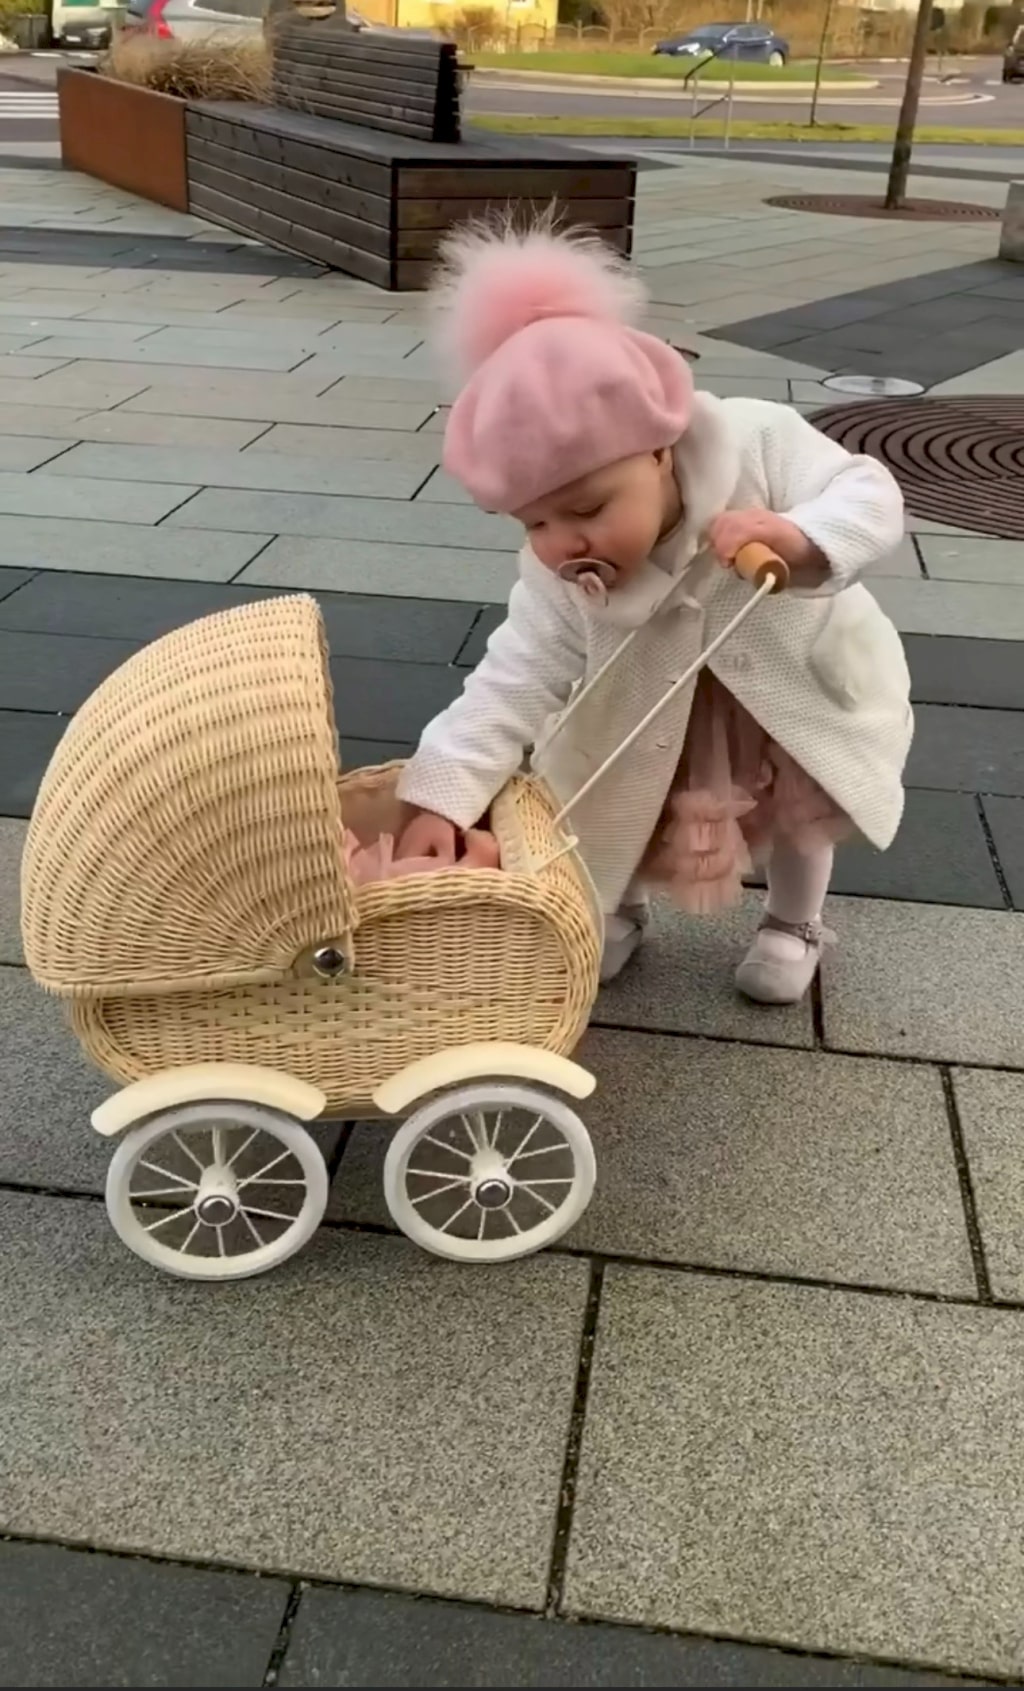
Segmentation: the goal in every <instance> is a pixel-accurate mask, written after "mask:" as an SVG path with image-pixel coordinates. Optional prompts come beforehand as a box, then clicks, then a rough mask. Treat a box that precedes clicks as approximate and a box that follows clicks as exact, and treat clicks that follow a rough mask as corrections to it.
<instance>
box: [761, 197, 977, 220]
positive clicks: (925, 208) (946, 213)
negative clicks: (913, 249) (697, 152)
mask: <svg viewBox="0 0 1024 1691" xmlns="http://www.w3.org/2000/svg"><path fill="white" fill-rule="evenodd" d="M764 203H765V205H769V206H778V207H779V209H780V210H781V211H816V212H820V213H824V215H825V216H827V217H884V218H889V219H892V220H893V221H894V222H904V223H992V222H997V221H998V219H999V216H1000V213H999V212H998V211H997V210H996V209H995V207H994V206H979V205H973V204H972V203H971V202H970V201H969V200H906V201H905V202H904V204H903V205H902V206H900V208H899V210H898V211H886V209H885V206H884V205H883V203H882V201H881V200H876V199H874V198H873V197H872V195H870V194H776V195H774V196H773V198H772V199H770V200H765V202H764Z"/></svg>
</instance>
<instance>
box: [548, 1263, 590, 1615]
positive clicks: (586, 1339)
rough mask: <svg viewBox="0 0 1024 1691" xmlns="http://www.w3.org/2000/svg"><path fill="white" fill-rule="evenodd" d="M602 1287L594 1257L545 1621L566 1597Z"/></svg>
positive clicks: (559, 1497)
mask: <svg viewBox="0 0 1024 1691" xmlns="http://www.w3.org/2000/svg"><path fill="white" fill-rule="evenodd" d="M603 1286H604V1263H603V1262H602V1261H601V1260H600V1259H599V1258H593V1259H592V1260H591V1264H590V1285H589V1287H588V1290H587V1302H586V1306H585V1308H584V1311H583V1331H582V1333H581V1335H580V1350H579V1360H578V1363H577V1368H576V1390H575V1394H574V1397H573V1405H572V1414H571V1416H570V1419H569V1434H568V1438H567V1439H566V1445H565V1461H564V1464H563V1466H562V1478H561V1483H560V1485H559V1488H558V1513H557V1515H556V1517H555V1532H554V1538H553V1540H552V1545H551V1562H550V1566H549V1568H548V1584H547V1596H546V1598H545V1602H544V1615H545V1618H546V1619H548V1620H553V1619H554V1618H555V1617H556V1616H557V1615H558V1614H560V1612H561V1609H562V1601H563V1598H564V1595H565V1573H566V1567H567V1564H568V1559H569V1541H570V1537H571V1535H572V1519H573V1511H574V1510H575V1507H576V1484H577V1480H578V1478H579V1464H580V1449H581V1446H582V1443H583V1427H584V1423H585V1421H586V1416H587V1397H588V1395H589V1392H590V1376H591V1370H592V1368H593V1362H594V1341H595V1338H596V1335H597V1321H598V1315H599V1313H600V1308H601V1291H602V1288H603Z"/></svg>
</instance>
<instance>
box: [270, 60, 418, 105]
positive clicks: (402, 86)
mask: <svg viewBox="0 0 1024 1691" xmlns="http://www.w3.org/2000/svg"><path fill="white" fill-rule="evenodd" d="M282 82H285V83H291V82H307V83H310V84H312V85H314V86H316V87H318V88H337V87H338V86H339V78H338V77H337V76H336V75H335V74H334V72H333V70H332V69H331V67H329V66H328V67H325V66H324V65H323V64H321V63H318V62H317V61H315V60H313V59H310V58H308V57H307V56H306V55H305V54H303V55H302V56H301V57H300V56H299V55H298V54H295V55H293V54H291V53H289V54H287V55H283V56H282V57H280V58H275V60H274V85H275V87H276V86H277V85H278V83H282ZM342 86H344V87H346V88H351V89H353V90H355V89H360V90H362V89H368V90H372V91H373V94H374V97H375V98H376V97H380V96H383V95H387V96H389V97H393V98H395V99H396V100H397V101H398V102H400V103H401V104H403V105H413V106H422V107H423V108H424V110H427V111H432V110H433V107H434V97H435V92H436V83H435V81H434V80H433V79H430V80H425V81H423V82H403V81H402V80H401V79H399V78H396V77H392V76H363V75H362V74H360V75H359V76H357V77H351V78H345V79H344V82H343V83H342Z"/></svg>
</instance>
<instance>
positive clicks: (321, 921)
mask: <svg viewBox="0 0 1024 1691" xmlns="http://www.w3.org/2000/svg"><path fill="white" fill-rule="evenodd" d="M338 775H339V761H338V748H337V737H336V732H335V728H334V721H333V712H332V700H331V683H330V674H329V670H328V667H327V652H326V641H325V638H324V630H323V624H322V620H321V617H320V612H319V608H318V607H317V605H316V602H315V601H314V600H313V599H310V598H307V597H305V596H295V597H291V596H289V597H273V598H268V599H265V600H262V601H260V602H257V603H255V604H251V605H243V606H240V607H238V608H236V609H232V610H227V611H221V612H218V613H217V614H216V615H214V616H210V617H205V618H203V619H202V620H200V621H198V622H193V623H189V624H188V625H187V626H186V627H184V628H180V629H177V630H175V631H174V632H173V633H171V634H168V635H165V636H164V637H163V638H162V639H160V640H157V641H155V642H154V643H153V644H152V645H150V646H147V647H146V648H145V649H144V650H143V651H141V652H138V653H137V654H136V655H135V656H134V657H131V658H129V659H128V661H127V662H126V663H124V664H122V665H121V667H120V668H119V669H117V670H116V671H115V672H114V673H113V674H112V675H110V676H108V678H107V679H106V680H105V681H104V682H103V683H102V685H101V686H100V687H99V688H98V689H97V690H96V692H95V693H93V694H92V696H91V697H90V698H89V699H88V700H87V701H86V703H85V704H84V705H83V706H82V708H81V710H80V711H79V712H78V714H77V715H76V716H75V717H74V719H73V720H72V722H71V723H70V725H69V727H68V729H67V732H66V733H65V735H64V737H63V739H62V740H61V742H60V744H59V745H58V747H57V749H56V751H55V752H54V755H53V758H52V760H51V762H50V765H49V768H48V769H47V771H46V774H45V775H44V777H43V781H42V785H41V786H40V789H39V795H38V798H37V800H36V805H35V809H34V811H33V815H32V819H31V822H30V824H29V830H28V837H27V840H26V844H25V852H24V857H23V860H22V932H23V938H24V945H25V954H26V959H27V962H28V966H29V968H30V970H31V971H32V973H33V975H34V976H35V978H36V979H37V980H38V981H39V982H40V984H41V985H43V986H45V987H47V988H48V989H49V990H50V991H52V992H55V993H58V994H60V995H62V996H65V997H76V998H84V997H107V996H127V995H131V994H136V993H138V994H149V993H155V992H176V991H190V990H191V991H194V990H196V989H201V988H203V987H208V988H210V989H211V990H213V989H218V988H223V987H229V986H232V985H237V984H247V983H253V982H259V981H267V980H275V979H278V978H280V977H282V976H284V975H286V974H289V973H291V972H292V971H293V969H294V966H295V962H296V958H297V957H300V956H301V955H302V954H303V953H304V952H307V951H309V950H311V949H312V948H313V947H315V946H317V945H321V944H324V943H326V942H333V943H335V944H337V945H340V946H341V947H342V948H343V949H346V950H348V951H351V942H352V934H353V930H354V927H355V915H354V900H353V895H352V890H351V887H350V885H349V882H348V878H347V876H346V873H345V867H344V856H343V851H342V819H341V805H340V801H339V796H338Z"/></svg>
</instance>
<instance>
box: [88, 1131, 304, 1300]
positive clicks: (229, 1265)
mask: <svg viewBox="0 0 1024 1691" xmlns="http://www.w3.org/2000/svg"><path fill="white" fill-rule="evenodd" d="M211 1117H213V1118H215V1119H216V1118H221V1119H223V1118H224V1117H230V1121H231V1123H232V1125H235V1124H237V1126H238V1127H239V1128H242V1129H245V1128H249V1129H250V1130H251V1129H254V1128H255V1129H258V1130H259V1131H260V1132H263V1133H266V1134H268V1135H269V1136H270V1137H272V1138H274V1139H276V1140H278V1142H279V1143H280V1144H281V1145H282V1146H284V1147H285V1148H286V1149H287V1150H289V1151H290V1152H291V1153H292V1155H293V1156H294V1157H295V1159H296V1161H297V1162H298V1164H299V1165H300V1167H301V1169H302V1173H303V1176H304V1178H305V1182H306V1194H305V1197H304V1199H303V1202H302V1207H301V1209H300V1210H299V1212H298V1214H297V1215H296V1217H295V1220H294V1222H293V1223H292V1225H291V1226H290V1227H289V1228H288V1229H287V1230H286V1231H285V1232H284V1233H282V1234H281V1235H280V1236H279V1237H278V1238H277V1239H274V1240H272V1241H271V1242H270V1243H269V1244H267V1245H263V1246H258V1247H256V1248H254V1249H253V1250H251V1251H245V1252H243V1253H240V1254H239V1255H237V1256H230V1257H201V1256H189V1255H186V1254H184V1253H183V1252H182V1251H180V1250H175V1249H174V1248H173V1247H171V1246H169V1245H165V1244H164V1243H163V1241H162V1240H160V1239H156V1238H154V1237H153V1234H152V1233H149V1232H147V1231H146V1229H145V1227H144V1226H143V1225H142V1222H141V1221H140V1220H139V1217H138V1215H137V1213H136V1211H135V1209H134V1208H133V1206H132V1201H131V1180H132V1175H133V1173H134V1171H135V1168H136V1166H137V1164H138V1162H139V1160H140V1158H141V1157H143V1156H145V1154H146V1152H147V1151H149V1150H151V1149H152V1148H153V1147H154V1146H155V1145H156V1144H157V1143H158V1142H159V1141H160V1140H161V1139H165V1138H167V1136H168V1135H169V1134H171V1133H173V1132H175V1131H180V1130H181V1129H182V1128H188V1127H201V1126H203V1125H204V1124H205V1123H207V1122H209V1121H210V1119H211ZM329 1186H330V1182H329V1179H328V1175H327V1168H326V1165H325V1163H324V1159H323V1157H322V1155H321V1153H320V1147H319V1146H318V1145H317V1143H316V1141H315V1140H314V1139H313V1138H312V1137H311V1135H310V1134H309V1133H307V1131H306V1129H305V1128H304V1127H303V1126H302V1125H301V1124H300V1123H299V1122H297V1121H296V1120H295V1119H294V1118H293V1117H292V1116H286V1115H284V1114H283V1113H282V1112H281V1111H279V1110H270V1109H267V1108H265V1107H264V1106H263V1105H260V1104H249V1103H246V1102H244V1101H243V1100H242V1099H238V1100H232V1101H231V1102H230V1103H224V1104H220V1103H217V1104H181V1105H178V1106H176V1107H175V1108H174V1109H171V1110H165V1111H162V1112H161V1113H160V1114H159V1115H156V1116H151V1117H150V1118H149V1120H148V1121H145V1122H142V1123H140V1125H139V1126H138V1127H134V1128H132V1129H131V1130H130V1131H129V1132H128V1133H126V1134H125V1136H124V1138H123V1139H122V1140H121V1141H120V1143H119V1144H118V1147H117V1150H116V1151H115V1152H114V1155H113V1157H112V1158H111V1162H110V1167H109V1169H108V1170H107V1190H106V1198H107V1214H108V1216H109V1217H110V1222H111V1226H112V1227H113V1229H114V1232H115V1233H116V1234H117V1236H118V1238H119V1239H120V1240H121V1241H122V1243H123V1244H125V1245H127V1246H128V1249H129V1250H130V1251H134V1253H135V1255H136V1256H139V1257H141V1258H142V1259H143V1261H144V1262H148V1263H150V1264H151V1265H152V1266H153V1267H154V1268H161V1269H163V1270H164V1272H165V1273H168V1274H175V1275H177V1276H178V1277H179V1278H180V1279H183V1280H245V1279H249V1278H250V1277H251V1276H252V1275H254V1274H265V1273H267V1272H268V1270H269V1269H271V1268H276V1267H278V1265H279V1264H280V1263H282V1262H287V1260H288V1258H289V1257H291V1256H294V1255H295V1253H296V1251H300V1250H301V1249H302V1247H303V1245H305V1244H307V1243H308V1241H309V1240H310V1239H311V1238H312V1236H313V1234H314V1233H315V1232H316V1230H317V1228H318V1227H319V1225H320V1223H321V1221H322V1220H323V1215H324V1211H325V1209H326V1208H327V1196H328V1191H329Z"/></svg>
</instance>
